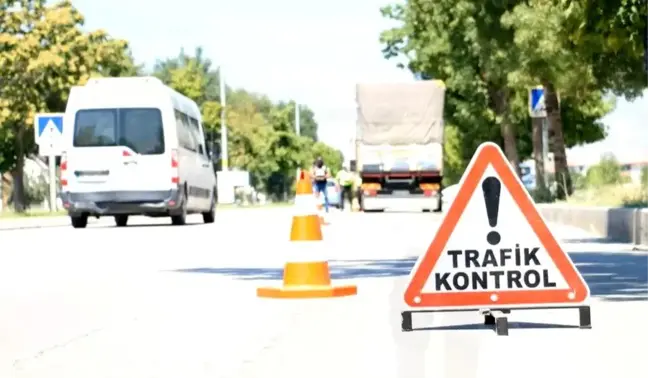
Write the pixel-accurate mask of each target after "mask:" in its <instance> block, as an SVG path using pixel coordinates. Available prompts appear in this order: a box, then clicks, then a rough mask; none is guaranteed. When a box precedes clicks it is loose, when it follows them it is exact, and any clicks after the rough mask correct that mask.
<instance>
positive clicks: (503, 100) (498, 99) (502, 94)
mask: <svg viewBox="0 0 648 378" xmlns="http://www.w3.org/2000/svg"><path fill="white" fill-rule="evenodd" d="M489 95H490V98H491V101H492V103H493V105H494V106H495V114H496V115H497V116H498V117H500V118H501V122H500V131H501V133H502V138H503V139H504V152H505V153H506V157H507V158H508V161H509V163H511V166H512V167H513V169H514V170H515V173H516V174H517V175H518V177H520V176H521V172H520V155H519V154H518V149H517V142H516V141H515V137H516V135H515V134H516V133H515V125H514V124H513V122H511V118H510V116H509V112H510V109H509V95H508V92H507V91H506V90H505V89H495V88H494V87H490V88H489Z"/></svg>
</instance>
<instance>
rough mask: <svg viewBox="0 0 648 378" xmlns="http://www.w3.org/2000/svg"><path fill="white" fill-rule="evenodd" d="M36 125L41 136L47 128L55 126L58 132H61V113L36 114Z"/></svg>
mask: <svg viewBox="0 0 648 378" xmlns="http://www.w3.org/2000/svg"><path fill="white" fill-rule="evenodd" d="M36 125H37V126H38V136H39V137H40V136H42V135H43V132H44V131H45V130H46V129H47V128H51V127H56V130H58V132H59V134H62V133H63V114H37V115H36Z"/></svg>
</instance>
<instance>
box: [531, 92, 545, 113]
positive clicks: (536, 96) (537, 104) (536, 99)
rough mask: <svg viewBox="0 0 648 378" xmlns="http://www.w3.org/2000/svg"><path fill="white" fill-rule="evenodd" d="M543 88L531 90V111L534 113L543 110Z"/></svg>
mask: <svg viewBox="0 0 648 378" xmlns="http://www.w3.org/2000/svg"><path fill="white" fill-rule="evenodd" d="M543 107H544V88H533V89H531V110H532V111H534V112H537V111H541V110H544V109H542V108H543Z"/></svg>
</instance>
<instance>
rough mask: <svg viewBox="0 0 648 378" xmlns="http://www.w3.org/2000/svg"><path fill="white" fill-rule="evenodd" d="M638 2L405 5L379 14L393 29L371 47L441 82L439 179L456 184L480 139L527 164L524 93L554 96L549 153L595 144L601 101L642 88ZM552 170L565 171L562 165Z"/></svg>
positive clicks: (604, 105)
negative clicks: (537, 90) (442, 164)
mask: <svg viewBox="0 0 648 378" xmlns="http://www.w3.org/2000/svg"><path fill="white" fill-rule="evenodd" d="M640 1H641V0H615V1H612V2H610V3H608V2H607V1H605V2H604V1H603V0H529V1H519V0H512V1H486V2H485V1H477V0H408V1H406V2H401V3H398V4H393V5H390V6H387V7H384V8H383V9H382V14H383V16H384V17H387V18H390V19H392V20H395V21H397V22H398V26H396V27H393V28H391V29H389V30H386V31H384V32H383V33H382V34H381V37H380V40H381V42H382V43H383V46H384V49H383V54H384V56H385V57H386V58H388V59H390V58H400V60H401V61H402V60H403V59H404V60H406V62H407V63H406V67H407V68H408V69H409V70H410V71H412V72H413V73H415V74H418V75H420V76H422V77H423V78H425V79H441V80H443V81H444V82H445V83H446V85H447V92H446V93H447V94H446V114H445V117H446V123H447V124H449V125H452V129H451V132H448V133H446V143H447V144H448V145H450V146H451V147H450V149H448V147H449V146H448V145H447V146H446V152H448V150H450V151H453V154H454V155H453V158H452V159H449V158H448V157H446V161H447V163H449V164H446V168H448V169H450V171H447V172H446V173H448V174H449V175H450V176H457V174H456V173H455V172H454V170H455V169H460V167H461V166H462V164H463V165H464V166H465V163H466V162H467V161H468V159H469V158H470V156H472V154H473V153H474V151H475V148H476V146H477V145H478V144H480V143H481V142H483V141H486V140H490V141H494V142H496V143H498V144H501V145H503V146H504V149H505V151H506V153H507V156H508V157H509V160H510V161H511V162H512V163H516V160H522V159H525V158H528V157H530V156H531V153H532V151H533V144H532V143H531V120H530V118H529V115H528V90H529V88H530V87H531V86H535V85H539V84H541V85H545V87H550V88H555V90H556V91H557V93H558V94H559V96H560V108H559V110H558V115H557V116H558V117H559V118H558V121H559V123H558V124H554V125H552V126H553V129H552V131H553V132H556V135H555V138H554V139H553V140H552V145H553V150H554V151H555V152H556V150H559V151H558V152H560V150H562V151H564V148H565V147H572V146H574V145H579V144H585V143H591V142H595V141H597V140H601V139H603V138H604V137H605V129H604V127H603V125H602V124H601V123H600V121H599V120H600V119H601V118H602V117H603V116H604V115H606V114H607V113H609V112H610V111H611V110H612V109H613V107H614V102H613V100H611V99H610V98H609V97H605V96H604V93H606V92H608V91H614V93H616V94H622V95H626V96H628V97H632V96H635V95H637V93H638V91H639V90H641V89H643V88H645V87H646V84H647V83H646V76H645V71H644V70H643V66H642V64H641V63H642V60H641V52H642V51H643V50H642V47H640V46H643V45H642V44H641V43H640V41H641V38H640V37H641V36H642V35H643V34H642V33H641V31H642V30H643V29H642V28H645V5H644V6H643V7H644V17H643V18H641V17H638V15H639V14H640V13H641V11H640V10H638V9H641V8H640V6H639V2H640ZM624 39H627V40H628V42H623V41H624ZM619 53H623V54H624V56H619ZM624 62H625V63H626V64H623V63H624ZM400 65H401V66H403V64H402V63H401V64H400ZM619 65H623V67H620V66H619ZM560 121H561V122H560ZM559 126H561V128H560V130H562V131H563V133H562V135H558V131H559V129H558V127H559ZM562 144H564V146H562ZM458 150H460V151H458ZM563 153H564V152H563ZM459 156H461V160H459V159H458V157H459ZM448 160H449V161H448ZM556 168H557V170H558V171H560V170H563V171H565V172H566V171H567V167H566V163H565V164H564V166H563V167H556ZM448 179H450V177H448ZM454 179H456V177H455V178H453V179H452V180H454Z"/></svg>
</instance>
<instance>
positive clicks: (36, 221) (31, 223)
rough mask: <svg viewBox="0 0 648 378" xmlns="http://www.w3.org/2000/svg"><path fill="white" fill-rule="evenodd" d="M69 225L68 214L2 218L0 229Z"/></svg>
mask: <svg viewBox="0 0 648 378" xmlns="http://www.w3.org/2000/svg"><path fill="white" fill-rule="evenodd" d="M69 225H70V219H69V218H68V217H66V216H52V217H28V218H9V219H0V231H5V230H25V229H34V228H49V227H65V226H69Z"/></svg>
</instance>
